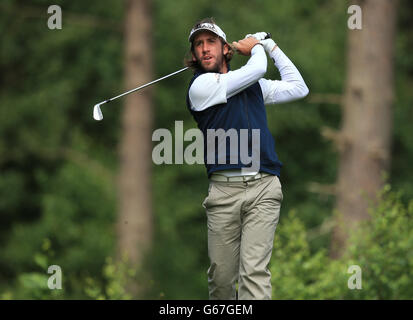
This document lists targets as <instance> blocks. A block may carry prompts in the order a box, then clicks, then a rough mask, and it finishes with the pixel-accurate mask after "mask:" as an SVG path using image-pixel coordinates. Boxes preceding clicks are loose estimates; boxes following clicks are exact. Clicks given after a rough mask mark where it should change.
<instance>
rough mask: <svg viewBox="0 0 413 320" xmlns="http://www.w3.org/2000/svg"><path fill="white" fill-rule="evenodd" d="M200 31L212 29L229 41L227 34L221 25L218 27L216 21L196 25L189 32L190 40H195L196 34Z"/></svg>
mask: <svg viewBox="0 0 413 320" xmlns="http://www.w3.org/2000/svg"><path fill="white" fill-rule="evenodd" d="M199 31H211V32H213V33H215V34H216V35H217V36H218V37H221V38H222V39H224V40H225V42H227V36H226V35H225V33H224V31H222V29H221V28H220V27H218V26H217V25H216V24H214V23H207V22H205V23H200V24H198V25H196V26H195V27H194V28H193V29H192V30H191V33H190V34H189V38H188V40H189V42H192V40H194V37H195V34H196V33H198V32H199Z"/></svg>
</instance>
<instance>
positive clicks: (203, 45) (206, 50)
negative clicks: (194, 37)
mask: <svg viewBox="0 0 413 320" xmlns="http://www.w3.org/2000/svg"><path fill="white" fill-rule="evenodd" d="M208 51H209V45H208V44H207V43H203V44H202V52H208Z"/></svg>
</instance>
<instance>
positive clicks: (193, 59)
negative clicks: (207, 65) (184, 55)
mask: <svg viewBox="0 0 413 320" xmlns="http://www.w3.org/2000/svg"><path fill="white" fill-rule="evenodd" d="M191 54H192V61H193V62H196V58H195V55H194V53H193V52H191Z"/></svg>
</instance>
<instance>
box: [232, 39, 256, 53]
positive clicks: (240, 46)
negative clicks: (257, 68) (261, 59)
mask: <svg viewBox="0 0 413 320" xmlns="http://www.w3.org/2000/svg"><path fill="white" fill-rule="evenodd" d="M257 43H260V41H258V40H257V39H256V38H254V37H249V38H245V39H242V40H239V41H234V42H233V43H232V45H233V46H234V47H235V49H236V50H237V52H238V53H239V54H241V55H243V56H250V55H251V50H252V48H253V47H254V46H255V45H256V44H257Z"/></svg>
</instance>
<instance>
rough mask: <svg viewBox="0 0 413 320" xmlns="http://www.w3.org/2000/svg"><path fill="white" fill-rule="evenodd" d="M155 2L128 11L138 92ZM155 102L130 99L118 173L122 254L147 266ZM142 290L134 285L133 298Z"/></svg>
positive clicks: (146, 73) (131, 80)
mask: <svg viewBox="0 0 413 320" xmlns="http://www.w3.org/2000/svg"><path fill="white" fill-rule="evenodd" d="M150 5H151V3H150V0H128V1H127V2H126V8H125V84H126V88H128V89H130V88H133V87H136V86H137V85H138V84H143V83H146V82H148V81H150V80H151V77H152V52H151V39H152V22H151V8H150ZM151 132H152V97H151V92H150V90H148V89H146V90H144V91H141V92H139V93H138V94H136V93H135V94H131V95H128V96H127V98H126V102H125V108H124V110H123V115H122V137H121V142H120V164H119V166H120V168H119V170H120V171H119V191H118V192H119V216H118V228H117V231H118V233H117V237H118V250H119V252H118V254H119V255H120V256H121V257H122V258H124V257H125V256H126V259H127V260H128V261H129V262H130V263H131V264H133V265H134V266H135V267H140V266H142V261H143V258H144V254H145V252H146V251H147V249H148V248H149V247H150V243H151V238H152V205H151V201H152V199H151V183H150V182H151V164H152V162H151V159H152V157H151V155H152V152H151V150H152V144H151V141H152V139H151V136H152V134H151ZM141 289H142V288H138V286H137V284H136V283H135V284H133V285H131V286H130V288H129V293H131V294H133V295H134V296H136V295H137V294H139V292H140V291H141Z"/></svg>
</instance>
